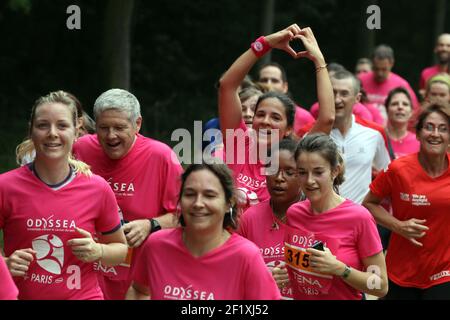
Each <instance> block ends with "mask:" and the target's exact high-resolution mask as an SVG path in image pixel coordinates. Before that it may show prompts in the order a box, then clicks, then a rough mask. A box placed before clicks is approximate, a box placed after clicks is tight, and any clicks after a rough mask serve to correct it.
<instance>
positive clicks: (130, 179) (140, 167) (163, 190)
mask: <svg viewBox="0 0 450 320" xmlns="http://www.w3.org/2000/svg"><path fill="white" fill-rule="evenodd" d="M73 150H74V154H75V156H76V157H77V158H78V159H80V160H82V161H84V162H86V163H87V164H89V165H90V166H91V170H92V172H94V173H96V174H98V175H100V176H101V177H103V178H104V179H105V180H106V181H107V182H108V183H109V185H110V187H111V189H112V190H113V192H114V194H115V196H116V199H117V203H118V204H119V207H120V209H121V211H122V214H123V219H124V220H125V221H126V222H128V221H133V220H137V219H150V218H154V217H157V216H160V215H163V214H165V213H168V212H176V208H177V202H178V193H179V191H180V186H181V173H182V167H181V165H180V163H179V162H178V159H177V158H176V156H175V154H174V152H173V151H172V150H171V149H170V148H169V147H168V146H167V145H165V144H164V143H162V142H159V141H156V140H153V139H151V138H146V137H144V136H142V135H140V134H138V135H137V138H136V141H135V143H134V145H133V146H132V148H131V150H130V151H129V152H128V153H127V154H126V155H125V156H124V157H122V158H121V159H118V160H113V159H110V158H109V157H108V156H107V155H106V154H105V152H104V151H103V149H102V147H101V145H100V143H99V141H98V138H97V135H86V136H83V137H81V138H80V139H79V140H78V142H77V143H76V144H75V145H74V148H73ZM138 250H139V248H135V249H130V252H129V258H128V259H127V261H128V262H131V261H133V260H132V256H133V255H134V254H135V253H134V252H135V251H138ZM131 251H133V253H132V252H131ZM96 269H98V270H100V271H102V272H103V275H104V276H106V277H108V278H109V279H112V280H120V281H129V279H128V278H129V271H130V270H129V265H127V264H122V265H120V266H114V267H105V266H102V265H97V264H96ZM108 284H109V282H107V283H106V285H105V284H104V283H103V282H102V283H101V285H102V289H103V290H104V291H105V292H106V297H107V298H108V299H109V298H113V299H119V298H123V295H124V294H125V292H122V293H121V294H119V295H118V292H117V291H118V290H117V288H116V287H110V286H109V285H108ZM126 286H127V284H125V285H122V286H121V287H122V288H123V287H126Z"/></svg>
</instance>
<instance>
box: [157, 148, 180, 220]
mask: <svg viewBox="0 0 450 320" xmlns="http://www.w3.org/2000/svg"><path fill="white" fill-rule="evenodd" d="M167 157H168V159H166V161H165V164H164V165H165V170H164V172H162V174H163V175H164V176H163V177H162V180H161V181H165V182H166V184H165V185H162V187H163V188H164V191H163V197H162V207H163V208H164V210H165V212H163V213H162V214H165V213H169V212H170V213H173V212H176V210H177V205H178V195H179V192H180V188H181V174H182V173H183V168H182V167H181V165H180V163H179V162H178V159H177V157H176V155H175V153H174V152H173V151H172V150H170V153H169V154H168V156H167Z"/></svg>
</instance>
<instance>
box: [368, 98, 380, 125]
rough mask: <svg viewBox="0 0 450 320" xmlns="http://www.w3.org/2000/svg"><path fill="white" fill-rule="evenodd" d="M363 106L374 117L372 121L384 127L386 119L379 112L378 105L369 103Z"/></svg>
mask: <svg viewBox="0 0 450 320" xmlns="http://www.w3.org/2000/svg"><path fill="white" fill-rule="evenodd" d="M363 105H364V106H365V107H366V109H367V110H368V111H369V112H370V114H371V115H372V121H373V122H375V123H377V124H379V125H381V126H384V118H383V116H382V115H381V112H380V110H378V108H377V107H376V105H375V104H374V103H369V102H365V103H364V104H363Z"/></svg>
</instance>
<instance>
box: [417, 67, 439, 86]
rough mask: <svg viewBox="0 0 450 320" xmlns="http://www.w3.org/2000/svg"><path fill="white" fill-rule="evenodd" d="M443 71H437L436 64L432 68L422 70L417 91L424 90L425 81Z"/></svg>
mask: <svg viewBox="0 0 450 320" xmlns="http://www.w3.org/2000/svg"><path fill="white" fill-rule="evenodd" d="M441 72H443V71H441V70H440V69H439V65H438V64H436V65H434V66H431V67H428V68H425V69H423V70H422V72H421V74H420V82H419V89H425V88H426V86H427V81H428V80H429V79H430V78H431V77H433V76H435V75H437V74H438V73H441Z"/></svg>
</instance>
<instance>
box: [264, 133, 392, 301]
mask: <svg viewBox="0 0 450 320" xmlns="http://www.w3.org/2000/svg"><path fill="white" fill-rule="evenodd" d="M295 159H296V163H297V169H298V175H299V182H300V187H301V189H302V191H303V192H304V194H305V196H306V200H305V201H303V202H298V203H296V204H294V205H292V206H291V207H290V208H289V209H288V211H287V214H286V215H287V226H288V227H287V228H286V232H285V257H286V264H287V265H288V267H287V270H289V277H288V272H287V270H286V269H283V268H276V269H274V270H273V274H274V277H275V279H276V280H277V283H278V285H279V286H281V287H283V286H286V285H288V284H291V285H292V288H293V296H294V298H295V299H302V300H330V299H331V300H361V299H362V292H364V293H368V294H371V295H374V296H378V297H382V296H384V295H386V293H387V289H388V285H387V275H386V265H385V261H384V255H383V248H382V246H381V241H380V237H379V235H378V231H377V228H376V225H375V220H374V219H373V217H372V216H371V214H370V213H369V212H368V210H367V209H365V208H364V207H362V206H361V205H359V204H356V203H354V202H352V201H351V200H348V199H345V198H343V197H341V196H340V195H339V193H338V191H339V185H340V184H341V183H342V182H343V180H344V164H343V160H342V157H341V156H340V154H339V152H338V150H337V146H336V144H335V143H334V142H333V140H332V139H331V138H330V137H329V136H327V135H324V134H311V135H308V136H306V137H305V138H304V139H303V140H302V141H300V143H299V145H298V146H297V150H296V152H295Z"/></svg>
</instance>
